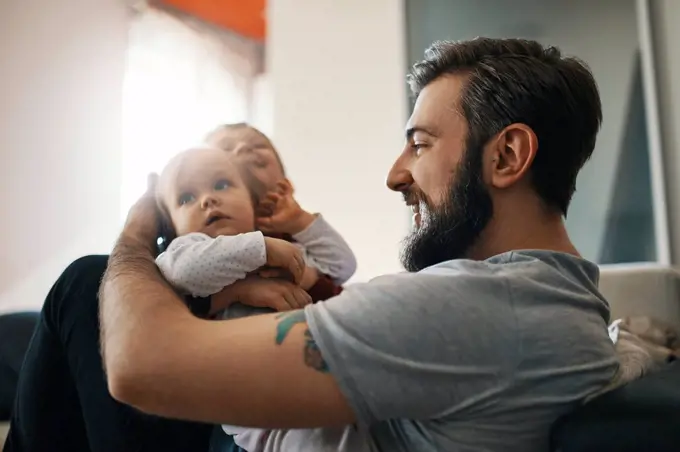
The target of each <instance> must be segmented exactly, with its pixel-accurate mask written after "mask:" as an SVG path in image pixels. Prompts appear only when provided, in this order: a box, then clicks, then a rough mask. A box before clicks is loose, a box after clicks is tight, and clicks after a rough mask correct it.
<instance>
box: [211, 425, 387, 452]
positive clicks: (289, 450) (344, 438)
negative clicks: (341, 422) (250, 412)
mask: <svg viewBox="0 0 680 452" xmlns="http://www.w3.org/2000/svg"><path fill="white" fill-rule="evenodd" d="M222 428H223V429H224V431H225V432H226V433H227V434H230V435H233V437H234V442H235V443H236V445H237V446H239V447H241V448H243V449H245V450H247V451H248V452H326V451H328V452H369V451H371V450H375V449H374V448H372V447H371V444H372V442H371V439H370V436H369V435H368V434H367V433H365V432H363V431H360V430H359V429H357V428H356V427H354V426H346V427H325V428H311V429H288V430H285V429H283V430H266V429H257V428H244V427H232V426H227V425H225V426H223V427H222Z"/></svg>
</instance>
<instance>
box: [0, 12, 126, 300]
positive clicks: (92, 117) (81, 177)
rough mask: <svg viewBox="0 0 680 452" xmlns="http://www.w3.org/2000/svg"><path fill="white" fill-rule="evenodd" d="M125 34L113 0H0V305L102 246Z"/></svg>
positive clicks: (23, 296) (42, 287)
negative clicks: (0, 213) (0, 196)
mask: <svg viewBox="0 0 680 452" xmlns="http://www.w3.org/2000/svg"><path fill="white" fill-rule="evenodd" d="M126 36H127V24H126V11H125V7H124V5H123V2H122V1H121V0H91V1H88V2H83V1H79V0H62V1H59V2H44V1H40V0H21V1H19V0H3V1H2V2H0V118H2V121H1V122H0V153H1V155H2V164H1V165H0V184H1V185H0V189H1V190H2V191H1V192H2V196H3V202H2V203H1V207H0V209H1V210H0V211H1V212H2V223H1V224H0V249H2V255H1V257H0V259H1V260H0V311H8V310H12V309H18V308H25V307H34V308H38V307H39V306H40V305H41V304H42V301H43V298H44V296H45V294H46V293H47V291H48V290H49V287H50V286H51V284H52V283H53V282H54V280H55V278H56V277H57V276H58V275H59V273H60V272H61V270H63V268H64V267H65V266H66V265H67V264H68V263H69V262H70V261H71V260H72V259H74V258H76V257H78V256H80V255H83V254H88V253H95V252H107V251H108V250H110V248H111V245H112V243H113V240H114V239H115V236H116V233H117V231H118V230H119V228H120V226H121V222H120V215H119V209H118V206H119V202H120V201H119V191H120V154H119V151H120V136H121V134H120V120H121V119H120V99H121V89H122V77H123V69H124V64H125V61H124V52H125V47H126Z"/></svg>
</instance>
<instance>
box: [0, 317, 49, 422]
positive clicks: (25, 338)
mask: <svg viewBox="0 0 680 452" xmlns="http://www.w3.org/2000/svg"><path fill="white" fill-rule="evenodd" d="M39 318H40V314H38V313H37V312H15V313H11V314H3V315H0V421H6V420H8V419H9V416H10V413H11V412H12V406H13V405H14V395H15V394H16V392H17V382H18V381H19V370H20V369H21V363H22V362H23V361H24V355H25V354H26V349H27V348H28V343H29V342H30V341H31V336H33V330H34V329H35V325H36V324H37V323H38V319H39Z"/></svg>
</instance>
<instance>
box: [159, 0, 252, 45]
mask: <svg viewBox="0 0 680 452" xmlns="http://www.w3.org/2000/svg"><path fill="white" fill-rule="evenodd" d="M159 3H161V4H165V5H167V6H169V7H172V8H175V9H178V10H180V11H182V12H185V13H187V14H191V15H192V16H195V17H198V18H199V19H201V20H204V21H206V22H210V23H212V24H214V25H217V26H219V27H222V28H226V29H227V30H230V31H233V32H234V33H238V34H240V35H243V36H246V37H248V38H251V39H255V40H257V41H264V38H265V34H266V23H265V0H160V1H159Z"/></svg>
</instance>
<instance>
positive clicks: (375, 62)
mask: <svg viewBox="0 0 680 452" xmlns="http://www.w3.org/2000/svg"><path fill="white" fill-rule="evenodd" d="M268 19H269V20H268V23H269V26H270V29H269V36H268V38H267V52H266V53H267V70H268V72H269V84H270V86H269V90H270V92H271V94H272V104H271V106H272V121H271V124H272V128H273V138H274V141H275V143H276V144H277V145H278V147H279V148H280V150H281V153H282V154H283V159H284V161H285V163H286V165H287V168H288V169H289V172H290V177H291V179H292V180H293V182H294V183H295V185H296V187H297V192H298V197H299V200H300V202H301V204H303V206H304V207H307V208H308V209H310V210H316V211H321V212H322V213H323V214H324V215H325V216H326V217H327V218H328V219H329V220H330V222H331V223H332V224H333V225H334V226H336V227H337V228H338V229H339V230H340V232H342V233H343V234H344V235H345V237H346V238H347V239H348V241H349V243H350V245H351V246H352V248H353V249H354V251H355V253H356V255H357V258H358V261H359V270H358V272H357V274H356V277H355V280H365V279H368V278H370V277H373V276H376V275H380V274H384V273H390V272H395V271H398V270H400V268H401V267H400V265H399V263H398V250H399V242H400V240H401V239H402V238H403V237H404V235H405V234H406V233H407V230H408V226H409V221H410V220H409V217H410V215H409V214H408V212H407V209H406V207H405V206H404V205H403V202H402V200H401V197H400V196H399V195H398V194H396V193H393V192H390V191H389V190H388V189H387V188H386V187H385V177H386V175H387V172H388V170H389V168H390V166H391V164H392V163H393V161H394V159H395V158H396V157H397V156H398V155H399V152H400V151H401V148H402V145H403V131H404V124H405V122H406V119H407V112H406V85H405V67H406V63H405V59H404V55H405V49H404V45H405V38H404V19H403V5H402V2H401V1H397V0H370V1H366V0H343V1H335V0H278V1H272V2H269V11H268Z"/></svg>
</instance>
